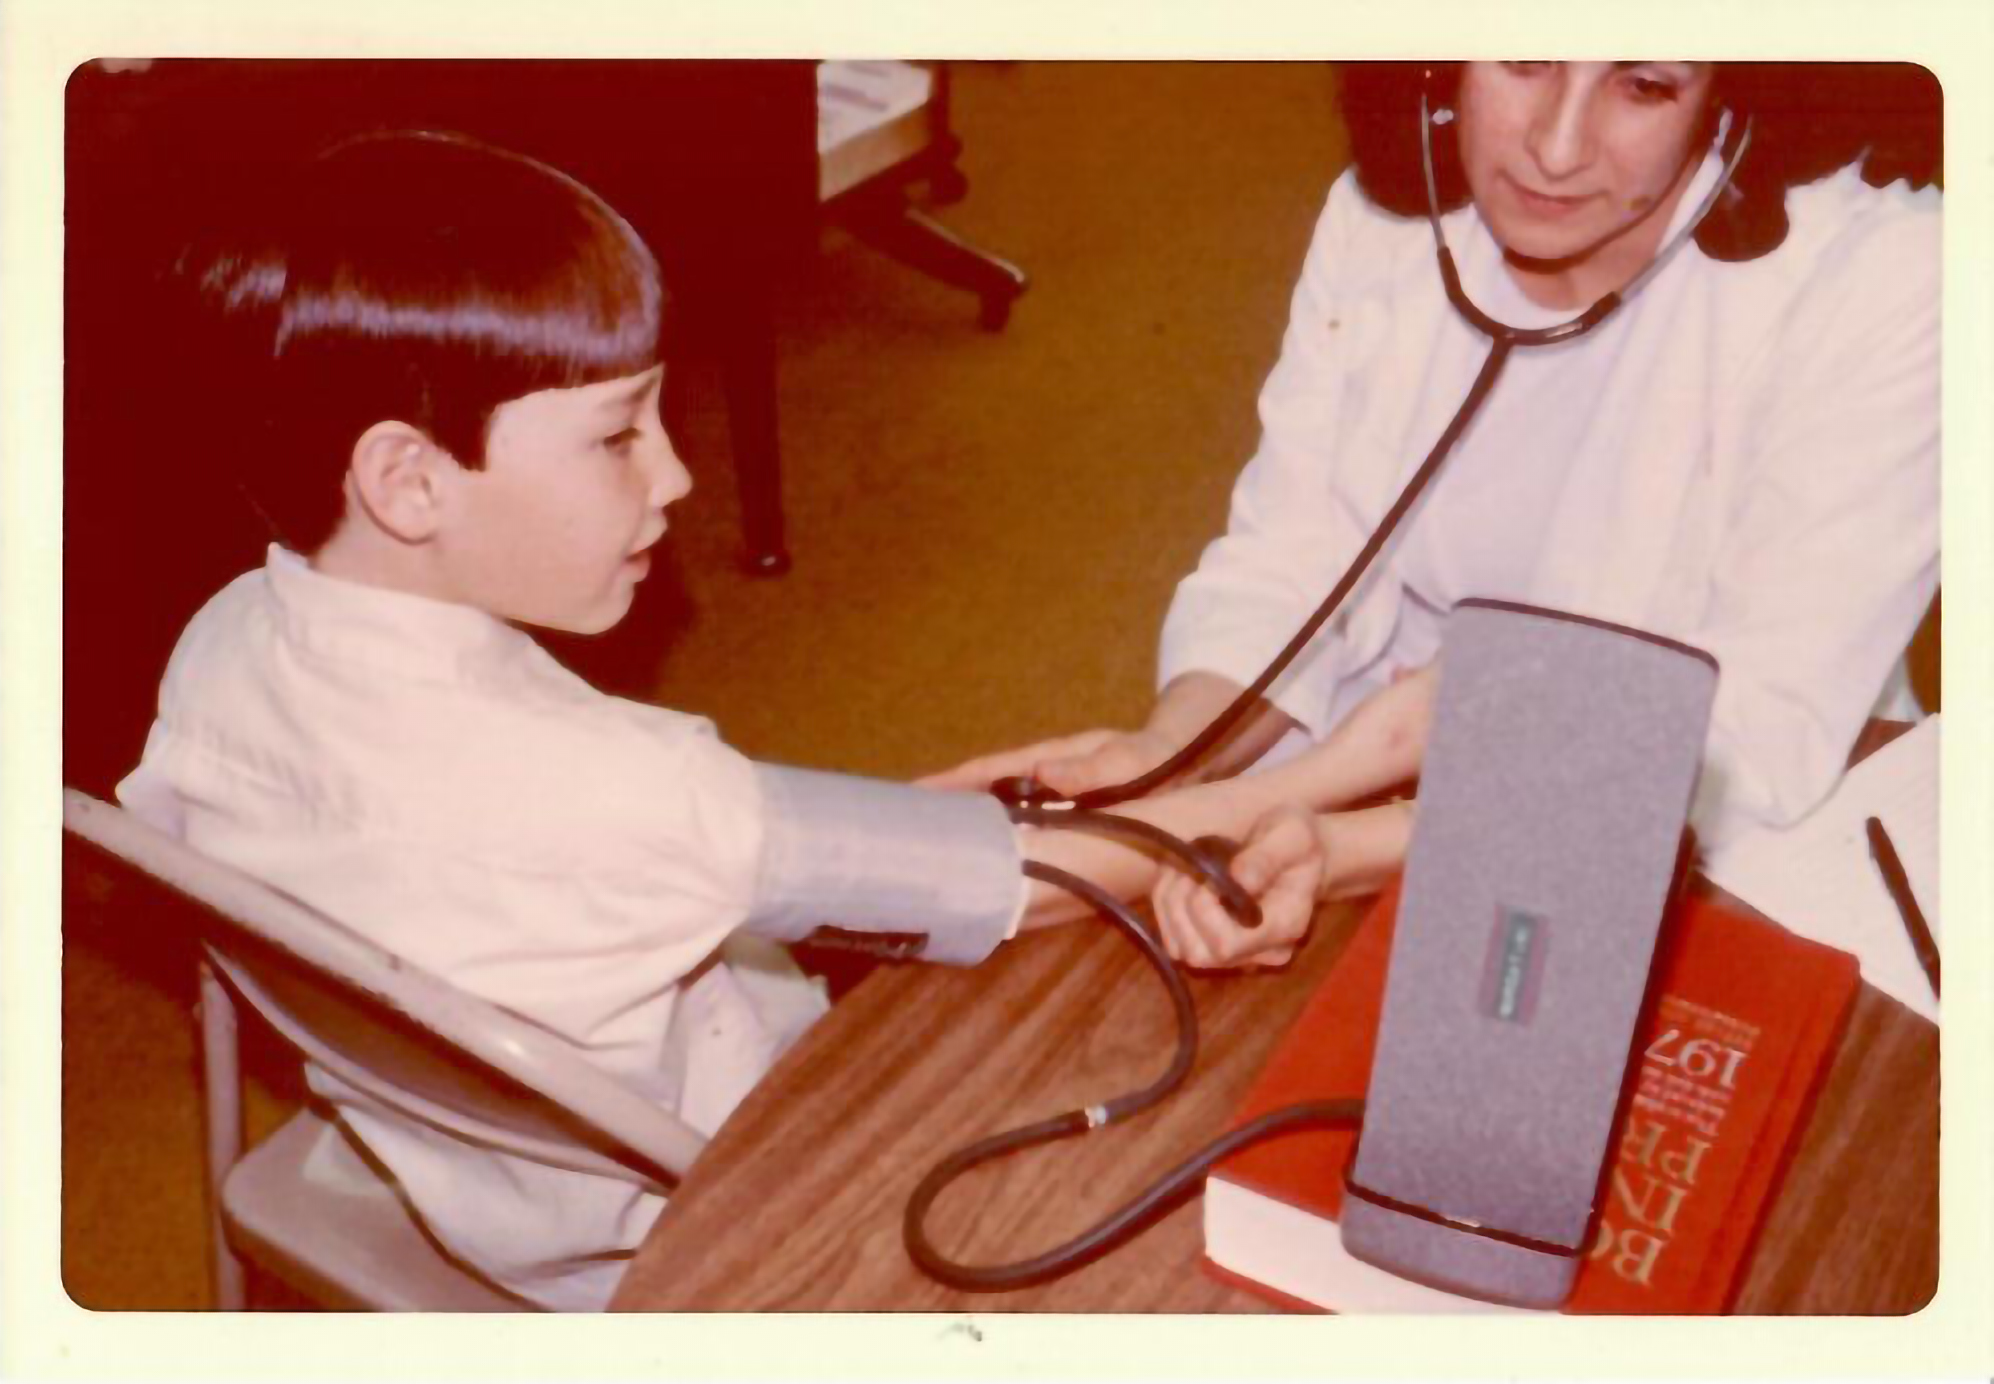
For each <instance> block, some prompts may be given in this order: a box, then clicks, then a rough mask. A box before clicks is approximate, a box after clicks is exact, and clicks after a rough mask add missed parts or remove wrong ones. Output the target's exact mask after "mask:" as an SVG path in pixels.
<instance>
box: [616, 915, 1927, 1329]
mask: <svg viewBox="0 0 1994 1384" xmlns="http://www.w3.org/2000/svg"><path fill="white" fill-rule="evenodd" d="M1359 916H1360V912H1359V910H1357V909H1355V908H1350V907H1345V908H1339V909H1331V910H1327V911H1326V912H1325V913H1324V914H1323V915H1322V916H1321V917H1320V918H1319V919H1318V921H1317V927H1316V931H1315V935H1314V936H1313V937H1312V939H1311V940H1310V942H1309V944H1308V946H1307V947H1306V948H1304V949H1303V951H1302V953H1301V954H1300V955H1299V956H1298V957H1297V958H1296V960H1295V962H1294V963H1293V964H1292V965H1291V966H1290V967H1289V968H1288V969H1287V970H1286V971H1283V972H1280V973H1265V974H1253V975H1222V976H1214V977H1210V978H1197V979H1194V980H1193V981H1192V983H1191V988H1192V991H1193V994H1194V996H1195V997H1196V1000H1197V1005H1198V1017H1199V1023H1200V1025H1201V1037H1200V1045H1199V1053H1198V1063H1197V1066H1196V1067H1195V1068H1194V1069H1193V1071H1192V1073H1191V1075H1190V1077H1189V1078H1188V1079H1187V1081H1186V1082H1185V1084H1184V1086H1183V1087H1181V1088H1180V1089H1179V1090H1178V1091H1177V1092H1176V1093H1175V1094H1174V1095H1172V1096H1171V1097H1169V1098H1168V1099H1166V1100H1165V1101H1164V1102H1163V1104H1162V1105H1161V1106H1159V1107H1158V1108H1156V1109H1154V1110H1151V1111H1149V1112H1146V1113H1145V1114H1143V1115H1141V1116H1138V1117H1137V1118H1136V1119H1134V1120H1133V1121H1131V1122H1130V1123H1129V1124H1127V1125H1121V1126H1110V1127H1109V1128H1107V1129H1105V1130H1100V1131H1097V1132H1095V1133H1093V1134H1091V1135H1088V1136H1085V1137H1083V1138H1079V1139H1073V1140H1067V1141H1063V1142H1059V1143H1054V1144H1051V1145H1047V1146H1044V1147H1042V1148H1038V1149H1033V1150H1029V1151H1026V1152H1024V1153H1020V1154H1016V1155H1013V1156H1012V1157H1010V1158H1007V1159H999V1160H997V1161H995V1162H993V1163H990V1164H986V1165H984V1166H983V1167H980V1168H977V1169H975V1170H973V1171H971V1172H969V1173H968V1174H966V1175H965V1176H964V1177H963V1178H962V1179H961V1180H959V1181H958V1182H957V1183H956V1184H955V1185H954V1186H953V1187H951V1188H950V1189H949V1190H948V1191H947V1192H946V1193H944V1195H943V1196H942V1198H941V1199H940V1200H939V1202H938V1203H937V1204H936V1206H935V1208H934V1210H933V1212H932V1213H931V1215H930V1217H929V1231H930V1234H931V1236H932V1238H933V1240H934V1243H935V1244H936V1245H937V1246H938V1247H940V1248H941V1249H942V1250H943V1251H944V1252H945V1253H947V1254H949V1255H950V1256H951V1257H952V1258H954V1259H956V1260H958V1261H960V1262H967V1263H978V1264H987V1263H1004V1262H1011V1261H1014V1260H1018V1259H1023V1258H1026V1257H1027V1256H1029V1255H1033V1254H1037V1253H1040V1252H1042V1251H1044V1250H1046V1249H1048V1248H1051V1247H1053V1246H1056V1245H1058V1244H1061V1243H1064V1242H1065V1241H1066V1240H1068V1239H1069V1238H1071V1237H1072V1236H1073V1235H1075V1234H1077V1233H1078V1232H1080V1231H1082V1230H1084V1229H1085V1228H1087V1227H1088V1226H1091V1225H1092V1224H1094V1223H1095V1222H1096V1221H1097V1220H1099V1219H1100V1218H1101V1217H1103V1216H1104V1215H1106V1214H1107V1213H1109V1212H1111V1211H1113V1210H1115V1209H1117V1208H1118V1207H1120V1206H1121V1205H1123V1204H1124V1203H1125V1202H1126V1201H1128V1200H1129V1199H1130V1198H1131V1197H1132V1196H1133V1195H1135V1194H1136V1193H1137V1192H1139V1191H1140V1190H1142V1189H1143V1188H1145V1187H1147V1186H1149V1185H1150V1184H1151V1183H1152V1182H1153V1181H1155V1180H1156V1179H1157V1178H1158V1177H1159V1176H1160V1175H1161V1174H1162V1173H1164V1172H1165V1171H1167V1170H1168V1169H1169V1168H1171V1167H1173V1166H1175V1165H1176V1164H1177V1163H1178V1162H1179V1161H1181V1160H1182V1159H1183V1158H1184V1157H1186V1156H1188V1155H1189V1154H1190V1153H1192V1152H1193V1151H1195V1150H1197V1149H1198V1148H1201V1147H1202V1146H1204V1145H1205V1144H1206V1143H1208V1142H1209V1141H1210V1140H1211V1139H1213V1138H1214V1137H1216V1136H1217V1134H1218V1133H1219V1132H1221V1131H1222V1130H1223V1129H1224V1128H1225V1127H1226V1125H1227V1122H1228V1120H1229V1118H1230V1116H1231V1113H1232V1111H1233V1109H1234V1107H1235V1105H1236V1104H1237V1102H1238V1101H1239V1099H1240V1097H1241V1095H1242V1093H1243V1092H1244V1090H1245V1088H1246V1086H1247V1084H1248V1083H1249V1082H1250V1081H1251V1080H1252V1078H1253V1077H1254V1075H1255V1074H1256V1073H1257V1072H1258V1070H1259V1068H1260V1066H1261V1064H1262V1062H1263V1061H1264V1060H1265V1058H1266V1056H1267V1054H1268V1052H1269V1051H1270V1049H1271V1048H1272V1047H1273V1045H1274V1043H1275V1042H1276V1041H1277V1040H1278V1039H1279V1037H1280V1036H1281V1034H1282V1033H1283V1032H1285V1031H1286V1029H1287V1028H1288V1026H1289V1024H1290V1023H1291V1022H1292V1020H1293V1019H1294V1017H1295V1015H1296V1014H1297V1013H1298V1012H1299V1010H1300V1007H1301V1004H1302V1002H1303V1001H1304V1000H1305V999H1306V998H1307V997H1308V995H1309V993H1310V992H1311V991H1312V990H1313V989H1314V987H1315V986H1316V984H1317V983H1318V982H1319V981H1320V980H1321V978H1322V977H1323V975H1324V974H1325V973H1326V971H1327V970H1328V968H1329V966H1330V964H1331V963H1332V962H1333V961H1334V960H1335V957H1336V954H1337V953H1338V952H1339V951H1340V950H1341V948H1342V945H1343V943H1344V942H1345V940H1347V938H1348V935H1349V932H1350V929H1351V928H1352V927H1353V926H1354V924H1355V922H1356V919H1357V918H1358V917H1359ZM1173 1040H1174V1033H1173V1029H1172V1019H1171V1011H1170V1005H1169V1001H1168V998H1167V997H1166V995H1165V993H1164V991H1163V987H1162V985H1161V984H1160V983H1159V982H1158V981H1157V980H1156V978H1155V976H1154V974H1153V973H1152V972H1151V971H1150V970H1149V968H1148V967H1147V966H1146V965H1145V964H1144V963H1143V961H1142V960H1141V959H1140V957H1139V956H1138V955H1137V954H1136V951H1135V949H1134V948H1133V947H1132V946H1130V945H1129V944H1128V943H1127V942H1126V941H1125V940H1124V939H1122V938H1121V937H1120V936H1119V935H1117V934H1116V933H1115V932H1114V931H1113V930H1112V929H1111V928H1109V927H1108V926H1106V925H1105V924H1102V925H1099V926H1094V925H1089V924H1086V923H1081V924H1075V925H1072V926H1068V927H1063V928H1055V929H1051V930H1049V931H1045V932H1039V933H1035V934H1032V935H1029V936H1027V937H1025V938H1022V939H1020V940H1019V941H1016V942H1013V943H1011V944H1008V945H1007V946H1005V947H1004V948H1003V949H1002V950H1001V952H1000V953H999V954H998V955H997V956H995V957H993V958H992V959H991V960H990V961H988V962H985V963H984V964H983V965H982V966H980V967H977V968H975V969H972V970H960V971H954V970H945V969H942V968H939V967H929V966H918V965H915V966H904V967H886V968H882V969H881V970H879V971H877V972H875V973H874V974H873V975H871V976H870V977H868V978H867V979H866V980H865V981H864V982H863V983H861V984H860V985H859V986H858V987H857V988H856V989H855V990H854V991H853V992H852V993H851V994H850V995H848V996H846V997H845V998H844V999H843V1000H842V1001H840V1002H839V1003H838V1004H837V1005H836V1006H835V1007H834V1009H833V1011H832V1013H831V1014H830V1015H829V1016H828V1017H827V1018H825V1019H824V1020H823V1021H821V1022H820V1023H819V1024H818V1025H817V1027H816V1028H815V1029H813V1030H812V1031H811V1032H810V1033H809V1034H808V1035H806V1036H805V1038H804V1039H803V1040H802V1041H801V1042H800V1043H799V1044H798V1045H797V1046H796V1047H795V1048H794V1049H792V1050H791V1051H790V1052H789V1054H788V1055H787V1056H785V1057H784V1059H783V1060H782V1061H781V1062H780V1063H779V1064H778V1065H777V1067H776V1068H775V1070H774V1071H773V1072H771V1073H770V1075H769V1076H768V1077H767V1078H766V1079H765V1080H764V1081H763V1082H762V1083H761V1085H760V1086H758V1087H757V1088H756V1089H755V1091H754V1092H753V1093H752V1094H751V1095H750V1096H749V1097H748V1099H747V1100H746V1101H745V1102H744V1103H743V1104H742V1106H741V1107H740V1109H739V1110H738V1111H737V1112H736V1113H735V1115H734V1117H733V1118H732V1119H730V1120H729V1121H728V1123H727V1124H726V1126H725V1127H724V1128H723V1129H722V1130H721V1131H720V1133H719V1135H718V1137H717V1138H715V1140H714V1141H713V1143H712V1144H711V1145H710V1146H709V1148H708V1149H707V1151H706V1153H705V1154H704V1155H703V1156H702V1157H701V1159H700V1161H699V1163H698V1165H697V1166H696V1167H695V1168H694V1170H693V1173H692V1176H691V1177H690V1178H688V1179H687V1180H686V1182H685V1183H684V1185H683V1186H682V1187H681V1188H680V1190H679V1193H678V1195H677V1196H676V1197H675V1198H674V1199H673V1201H672V1203H671V1205H670V1206H668V1207H667V1209H666V1211H665V1213H664V1215H663V1216H662V1217H661V1218H660V1219H659V1221H658V1224H657V1226H656V1227H655V1228H654V1229H653V1231H652V1233H651V1235H650V1238H649V1239H648V1240H647V1241H646V1243H645V1244H644V1246H643V1247H642V1249H641V1250H640V1251H639V1253H638V1255H637V1257H636V1259H635V1261H634V1262H633V1263H632V1264H631V1266H630V1269H629V1270H628V1272H627V1273H626V1275H625V1277H624V1280H623V1283H622V1285H621V1287H620V1289H619V1290H618V1293H617V1296H616V1300H615V1302H614V1304H613V1307H614V1308H615V1309H616V1310H623V1311H729V1312H742V1311H748V1312H754V1311H917V1312H930V1311H979V1312H996V1311H1042V1312H1268V1311H1273V1310H1275V1309H1274V1308H1273V1307H1272V1306H1271V1305H1270V1304H1268V1303H1266V1302H1264V1301H1263V1300H1262V1299H1260V1298H1258V1297H1256V1296H1254V1295H1253V1294H1251V1293H1248V1292H1245V1291H1244V1290H1241V1289H1238V1288H1233V1287H1230V1286H1227V1285H1225V1284H1223V1283H1220V1282H1219V1281H1217V1280H1216V1279H1214V1278H1213V1277H1212V1276H1211V1275H1210V1274H1208V1273H1207V1272H1205V1271H1204V1270H1203V1269H1202V1267H1201V1256H1202V1253H1203V1233H1202V1225H1201V1214H1200V1202H1199V1200H1198V1199H1197V1198H1196V1197H1193V1198H1191V1199H1190V1200H1189V1201H1187V1202H1186V1203H1185V1204H1184V1205H1181V1206H1179V1207H1177V1208H1176V1209H1175V1210H1174V1211H1172V1212H1171V1213H1170V1214H1169V1215H1168V1216H1167V1217H1166V1218H1165V1219H1164V1220H1162V1221H1161V1222H1160V1223H1158V1224H1157V1225H1156V1226H1154V1227H1153V1228H1151V1229H1150V1230H1148V1231H1147V1232H1145V1233H1143V1234H1142V1235H1140V1236H1139V1237H1137V1238H1136V1239H1135V1240H1133V1241H1132V1242H1130V1243H1128V1244H1126V1245H1124V1246H1122V1247H1121V1248H1120V1249H1118V1250H1116V1251H1114V1252H1113V1253H1111V1254H1109V1255H1107V1256H1106V1257H1105V1258H1103V1259H1100V1260H1098V1261H1096V1262H1094V1263H1092V1264H1089V1265H1087V1266H1086V1267H1084V1268H1082V1269H1080V1270H1078V1271H1076V1272H1074V1273H1072V1274H1070V1275H1068V1276H1067V1277H1065V1278H1063V1279H1059V1280H1056V1281H1054V1282H1052V1283H1048V1284H1042V1285H1040V1286H1037V1287H1033V1288H1026V1289H1021V1290H1018V1291H1015V1292H1008V1293H964V1292H958V1291H955V1290H953V1289H949V1288H944V1287H942V1286H941V1285H939V1284H937V1283H935V1282H933V1281H932V1280H930V1279H928V1278H926V1277H925V1276H923V1275H922V1274H921V1272H920V1271H919V1270H918V1269H916V1268H915V1267H914V1265H913V1263H912V1262H911V1261H910V1260H909V1259H908V1257H907V1253H906V1250H905V1249H904V1248H903V1246H902V1243H901V1216H902V1213H903V1211H904V1208H905V1206H906V1204H907V1199H908V1196H909V1194H910V1193H911V1192H912V1191H913V1189H914V1186H915V1184H916V1183H917V1182H918V1181H919V1180H920V1179H921V1178H922V1176H924V1175H925V1174H926V1173H927V1171H928V1169H929V1168H931V1167H932V1166H933V1165H934V1164H935V1163H936V1162H938V1161H940V1160H941V1159H942V1158H943V1157H944V1156H946V1155H947V1154H949V1153H951V1152H953V1151H954V1150H956V1149H958V1148H960V1147H961V1146H963V1145H965V1144H968V1143H970V1142H972V1141H973V1140H975V1139H978V1138H981V1137H983V1136H984V1135H987V1134H992V1133H995V1132H997V1131H999V1130H1004V1129H1010V1128H1013V1127H1015V1126H1017V1125H1020V1124H1024V1123H1026V1122H1028V1121H1030V1120H1034V1119H1040V1118H1044V1117H1046V1116H1049V1115H1052V1114H1056V1113H1058V1112H1060V1111H1064V1110H1069V1109H1073V1108H1075V1107H1077V1106H1082V1105H1086V1104H1088V1103H1091V1102H1093V1101H1097V1100H1102V1099H1106V1098H1108V1097H1111V1096H1114V1095H1118V1094H1120V1093H1122V1092H1124V1091H1127V1090H1130V1089H1133V1088H1135V1087H1137V1086H1139V1085H1142V1084H1144V1083H1146V1082H1147V1081H1149V1080H1151V1079H1152V1078H1153V1077H1154V1076H1155V1075H1157V1074H1158V1073H1160V1072H1161V1071H1162V1070H1163V1068H1164V1066H1165V1064H1166V1063H1167V1062H1168V1060H1169V1057H1170V1053H1171V1049H1172V1043H1173ZM1937 1282H1938V1030H1937V1029H1936V1028H1935V1027H1934V1026H1933V1025H1931V1024H1929V1023H1927V1022H1925V1021H1924V1020H1922V1019H1920V1018H1918V1017H1917V1016H1915V1015H1913V1014H1911V1013H1910V1012H1909V1011H1908V1010H1906V1009H1904V1008H1903V1007H1902V1006H1901V1005H1899V1004H1897V1003H1896V1002H1895V1001H1893V1000H1890V999H1887V998H1886V997H1884V996H1883V995H1881V994H1879V993H1877V992H1876V991H1875V990H1872V989H1870V988H1869V987H1868V986H1866V985H1865V986H1863V987H1862V988H1861V990H1860V992H1859V994H1858V997H1857V999H1856V1002H1855V1006H1854V1009H1853V1012H1852V1014H1851V1016H1850V1021H1849V1026H1848V1029H1847V1032H1846V1034H1845V1036H1844V1037H1843V1040H1842V1043H1841V1046H1840V1048H1839V1050H1838V1053H1837V1055H1836V1057H1835V1060H1834V1062H1833V1064H1832V1066H1831V1067H1830V1069H1829V1071H1828V1074H1827V1078H1826V1082H1825V1085H1824V1087H1823V1090H1822V1092H1821V1095H1820V1097H1819V1099H1818V1101H1817V1104H1816V1106H1815V1108H1814V1111H1813V1112H1812V1115H1811V1118H1810V1123H1809V1125H1808V1127H1807V1129H1806V1130H1805V1132H1804V1134H1803V1136H1802V1139H1801V1141H1800V1143H1799V1146H1798V1148H1797V1151H1796V1153H1795V1155H1794V1158H1793V1161H1792V1163H1791V1165H1790V1167H1789V1169H1788V1171H1787V1173H1786V1176H1785V1178H1784V1180H1783V1182H1782V1183H1781V1184H1780V1188H1779V1191H1778V1193H1777V1200H1776V1201H1775V1203H1774V1204H1773V1206H1772V1208H1771V1210H1770V1212H1769V1213H1768V1217H1767V1220H1766V1224H1765V1226H1764V1228H1763V1230H1762V1233H1761V1235H1760V1237H1759V1241H1758V1245H1757V1249H1756V1251H1755V1253H1754V1256H1753V1258H1752V1261H1751V1263H1750V1264H1749V1265H1748V1266H1747V1269H1746V1272H1745V1278H1744V1281H1743V1284H1742V1286H1741V1288H1740V1291H1739V1295H1738V1299H1737V1303H1736V1310H1737V1311H1738V1312H1740V1313H1831V1314H1845V1313H1848V1314H1883V1313H1903V1312H1911V1311H1915V1310H1916V1309H1917V1308H1919V1307H1920V1306H1922V1305H1923V1304H1924V1303H1925V1301H1926V1300H1927V1299H1928V1298H1929V1297H1930V1296H1931V1294H1932V1292H1933V1290H1934V1289H1935V1287H1936V1285H1937Z"/></svg>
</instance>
